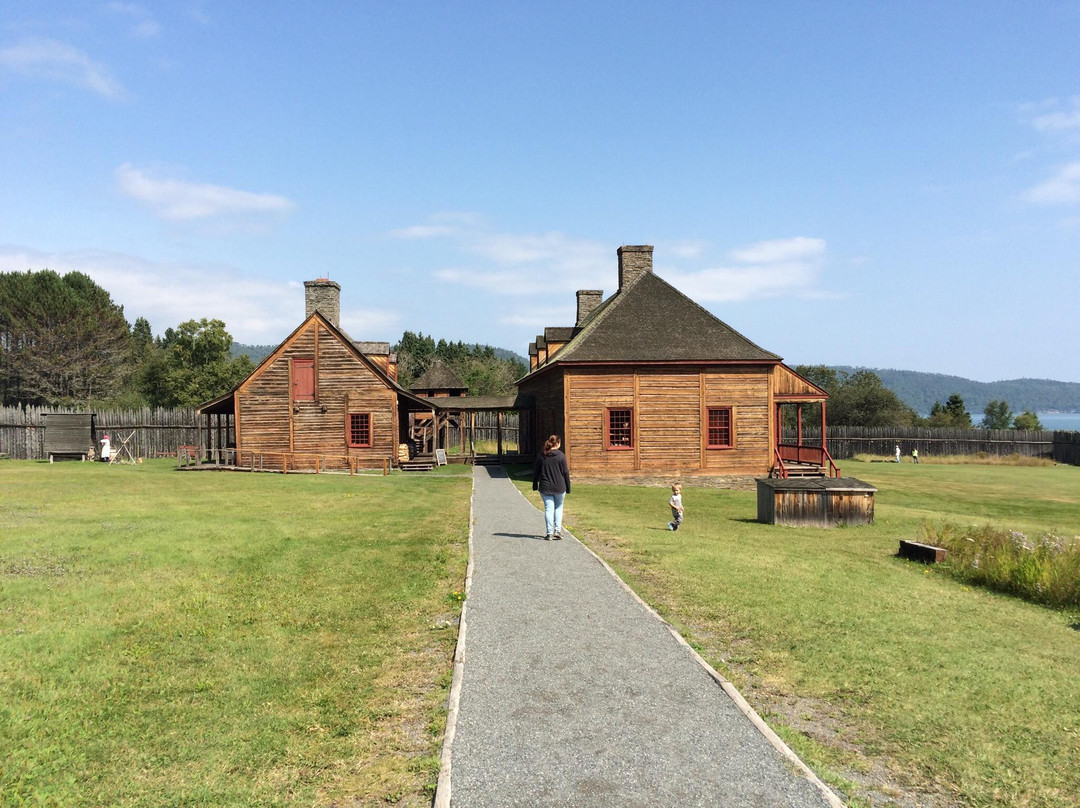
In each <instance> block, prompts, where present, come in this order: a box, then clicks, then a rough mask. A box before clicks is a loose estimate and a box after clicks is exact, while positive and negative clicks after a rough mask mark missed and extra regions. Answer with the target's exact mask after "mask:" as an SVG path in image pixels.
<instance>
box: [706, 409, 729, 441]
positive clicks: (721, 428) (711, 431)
mask: <svg viewBox="0 0 1080 808" xmlns="http://www.w3.org/2000/svg"><path fill="white" fill-rule="evenodd" d="M707 429H708V436H707V443H706V445H707V446H708V448H710V449H730V448H731V447H732V446H734V445H735V442H734V437H735V436H734V431H733V430H732V425H731V407H710V408H709V421H708V427H707Z"/></svg>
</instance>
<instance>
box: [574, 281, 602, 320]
mask: <svg viewBox="0 0 1080 808" xmlns="http://www.w3.org/2000/svg"><path fill="white" fill-rule="evenodd" d="M603 299H604V292H603V291H602V290H600V289H578V293H577V322H576V323H574V325H581V324H582V323H583V322H585V318H586V317H588V316H589V315H590V314H592V313H593V312H594V311H596V307H597V306H599V305H600V301H601V300H603Z"/></svg>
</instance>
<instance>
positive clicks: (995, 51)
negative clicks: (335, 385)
mask: <svg viewBox="0 0 1080 808" xmlns="http://www.w3.org/2000/svg"><path fill="white" fill-rule="evenodd" d="M1078 43H1080V3H1078V2H1034V3H1024V4H1020V3H997V2H979V3H975V2H971V3H961V2H953V3H937V2H926V3H919V2H905V3H895V4H882V3H858V2H845V3H839V2H837V3H813V4H811V3H796V2H792V3H785V2H766V3H750V2H745V3H724V2H708V3H689V2H687V3H680V2H675V3H641V2H610V3H608V2H591V3H589V2H586V3H581V2H573V3H570V2H567V3H563V2H548V3H544V4H532V3H516V2H506V0H502V2H491V3H478V2H460V3H447V2H407V3H390V2H382V3H374V2H356V3H308V4H297V3H284V2H266V3H241V2H232V3H218V2H210V1H209V0H206V1H205V2H190V3H189V2H177V3H155V4H150V3H146V4H141V5H140V4H137V3H126V2H85V3H83V2H50V3H47V4H39V3H17V2H16V3H5V4H4V5H3V6H0V104H2V106H0V109H2V110H3V112H2V114H0V144H2V145H0V183H2V187H3V193H2V194H0V271H22V270H26V269H34V270H36V269H42V268H50V269H54V270H57V271H59V272H66V271H69V270H80V271H83V272H86V273H87V274H89V275H90V276H92V277H93V278H94V279H95V280H96V281H97V282H98V283H99V284H101V285H102V286H104V287H105V288H106V289H108V290H109V292H110V293H111V294H112V296H113V298H114V300H116V301H117V302H119V303H121V304H123V306H124V310H125V313H126V314H127V316H128V318H129V320H132V321H133V320H134V319H135V318H136V317H138V316H144V317H146V318H147V319H148V320H149V321H150V323H151V326H152V327H153V329H154V331H155V333H159V334H160V333H161V332H163V331H164V330H165V328H167V327H169V326H175V325H176V324H178V323H180V322H182V321H184V320H187V319H191V318H197V317H219V318H221V319H223V320H225V322H226V324H227V327H228V329H229V331H230V332H231V333H232V334H233V336H234V337H235V338H236V339H237V340H238V341H241V342H248V343H276V342H278V341H280V340H281V339H282V338H283V337H284V336H285V335H286V334H288V332H289V331H291V330H292V329H293V328H294V327H295V326H296V325H297V324H298V323H299V322H300V320H301V319H302V317H303V288H302V282H303V281H304V280H309V279H312V278H316V277H325V276H329V277H330V278H332V279H334V280H336V281H338V282H339V283H340V284H341V285H342V324H343V325H344V327H345V328H346V330H348V331H349V333H350V334H351V335H352V336H353V337H354V338H356V339H369V340H388V341H395V340H396V339H397V338H398V337H400V335H401V333H402V331H403V330H405V329H410V330H413V331H422V332H424V333H426V334H432V335H434V336H435V337H437V338H438V337H445V338H447V339H455V340H456V339H461V340H465V341H467V342H473V341H477V342H483V343H490V344H494V345H498V346H501V347H506V348H510V349H513V350H516V351H518V352H519V353H525V351H526V348H527V345H528V343H529V341H530V339H531V338H532V337H533V336H534V335H535V334H537V333H538V332H540V331H541V329H542V328H543V327H544V326H545V325H570V324H572V323H573V318H574V291H575V290H577V289H582V288H599V289H604V290H605V293H610V292H612V291H613V290H614V288H615V286H616V266H617V265H616V252H615V251H616V249H617V248H618V247H619V245H621V244H652V245H654V246H655V252H654V261H655V267H656V272H657V273H658V274H659V275H661V276H662V277H663V278H665V279H666V280H668V281H669V282H671V283H673V284H674V285H675V286H676V287H678V288H679V289H681V290H682V291H684V292H686V293H687V294H689V295H690V296H691V297H693V298H694V299H695V300H697V301H698V302H700V303H702V304H703V305H705V306H706V307H707V308H709V309H710V310H711V311H712V312H713V313H715V314H716V315H717V316H719V317H720V318H721V319H723V320H724V321H725V322H727V323H729V324H730V325H731V326H732V327H734V328H736V329H737V330H739V331H741V332H742V333H743V334H745V335H746V336H748V337H749V338H750V339H752V340H754V341H755V342H757V343H759V344H760V345H762V346H763V347H765V348H767V349H769V350H771V351H774V352H776V353H779V354H780V355H782V356H783V357H784V358H785V360H787V361H788V362H789V363H791V364H797V363H815V364H816V363H828V364H851V365H866V366H871V367H895V368H903V369H910V370H923V371H933V372H940V373H951V374H956V375H959V376H966V377H969V378H974V379H979V380H983V381H991V380H996V379H1008V378H1016V377H1020V376H1033V377H1041V378H1054V379H1061V380H1065V381H1074V382H1080V351H1078V350H1077V348H1078V346H1080V312H1078V309H1080V306H1078V302H1080V301H1078V297H1080V295H1078V288H1080V287H1078V285H1077V277H1078V271H1077V270H1078V269H1080V57H1078V55H1077V54H1078V52H1080V46H1078Z"/></svg>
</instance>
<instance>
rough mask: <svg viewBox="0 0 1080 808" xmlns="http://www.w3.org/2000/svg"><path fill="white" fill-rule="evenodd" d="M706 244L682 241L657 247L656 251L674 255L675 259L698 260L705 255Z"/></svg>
mask: <svg viewBox="0 0 1080 808" xmlns="http://www.w3.org/2000/svg"><path fill="white" fill-rule="evenodd" d="M706 247H708V244H707V243H706V242H704V241H694V240H684V241H672V242H670V243H668V244H663V245H659V244H658V245H657V247H656V249H657V250H658V251H660V250H663V252H665V253H667V254H670V255H674V256H675V257H676V258H700V257H701V256H702V255H704V253H705V248H706Z"/></svg>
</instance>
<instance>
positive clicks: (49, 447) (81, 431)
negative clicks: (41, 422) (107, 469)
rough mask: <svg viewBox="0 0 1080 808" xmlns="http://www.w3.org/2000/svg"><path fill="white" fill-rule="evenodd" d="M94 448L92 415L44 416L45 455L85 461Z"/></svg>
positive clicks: (75, 413) (64, 414) (77, 413)
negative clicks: (76, 458)
mask: <svg viewBox="0 0 1080 808" xmlns="http://www.w3.org/2000/svg"><path fill="white" fill-rule="evenodd" d="M93 448H94V413H92V412H70V413H69V412H50V413H46V415H45V454H46V455H47V456H48V458H49V462H50V463H51V462H53V460H54V459H57V458H64V457H69V458H75V457H78V458H79V459H80V460H86V456H87V455H88V454H89V453H90V450H91V449H93Z"/></svg>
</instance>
